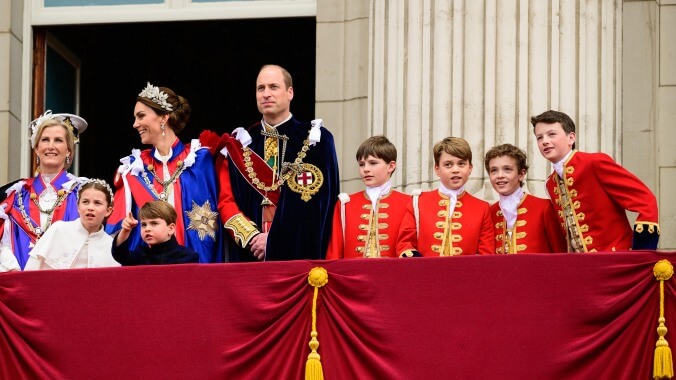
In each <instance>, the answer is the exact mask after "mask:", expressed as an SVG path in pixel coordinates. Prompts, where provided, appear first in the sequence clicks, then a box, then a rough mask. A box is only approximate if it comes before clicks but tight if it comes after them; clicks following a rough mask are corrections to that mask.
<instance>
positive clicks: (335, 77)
mask: <svg viewBox="0 0 676 380" xmlns="http://www.w3.org/2000/svg"><path fill="white" fill-rule="evenodd" d="M368 17H369V4H368V2H366V1H363V0H345V1H334V0H318V1H317V67H316V79H317V81H316V87H317V88H316V92H315V93H316V106H315V117H317V118H321V119H323V120H324V126H325V127H326V128H328V129H329V130H330V131H331V132H332V133H333V135H334V138H335V140H336V150H337V154H338V160H339V163H340V169H341V171H340V178H341V188H342V191H346V192H354V191H357V190H358V189H360V188H362V187H363V185H362V182H361V179H360V177H359V170H358V167H357V162H356V161H355V159H354V156H355V153H356V151H357V147H358V146H359V144H360V143H361V142H362V141H363V140H365V139H366V138H367V137H369V136H371V134H372V131H371V129H370V128H369V126H368V124H367V117H366V110H367V107H368V99H367V95H368V82H369V72H368V62H369V54H368V52H369V34H370V33H369V32H368V28H369V18H368Z"/></svg>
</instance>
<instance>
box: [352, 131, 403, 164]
mask: <svg viewBox="0 0 676 380" xmlns="http://www.w3.org/2000/svg"><path fill="white" fill-rule="evenodd" d="M368 156H373V157H375V158H380V159H382V160H383V161H385V162H387V163H390V162H392V161H395V162H396V161H397V147H396V146H394V144H392V143H391V142H390V140H388V139H387V137H385V136H383V135H378V136H372V137H369V138H367V139H366V140H364V142H363V143H361V145H359V148H357V154H356V158H357V161H359V160H361V159H364V158H366V157H368Z"/></svg>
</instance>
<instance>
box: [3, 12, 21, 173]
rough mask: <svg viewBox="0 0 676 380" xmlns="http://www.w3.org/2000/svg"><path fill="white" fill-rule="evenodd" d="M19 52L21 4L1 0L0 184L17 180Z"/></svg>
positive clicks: (19, 89)
mask: <svg viewBox="0 0 676 380" xmlns="http://www.w3.org/2000/svg"><path fill="white" fill-rule="evenodd" d="M22 49H23V1H22V0H11V1H10V0H0V183H6V182H8V181H9V180H13V179H16V178H18V177H19V170H20V169H19V160H17V159H16V158H17V157H20V150H19V144H18V141H19V140H18V139H20V135H21V133H20V131H21V126H20V125H21V123H20V115H21V71H22V67H23V62H22ZM10 158H11V159H10Z"/></svg>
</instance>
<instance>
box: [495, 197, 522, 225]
mask: <svg viewBox="0 0 676 380" xmlns="http://www.w3.org/2000/svg"><path fill="white" fill-rule="evenodd" d="M523 194H524V193H523V189H522V188H521V187H519V188H517V189H516V190H514V192H513V193H511V194H509V195H500V201H499V203H500V210H502V215H504V216H505V221H506V222H507V229H508V230H511V229H512V227H514V222H516V217H517V214H518V211H517V208H518V207H519V203H521V198H522V197H523Z"/></svg>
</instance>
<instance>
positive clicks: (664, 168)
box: [652, 0, 676, 250]
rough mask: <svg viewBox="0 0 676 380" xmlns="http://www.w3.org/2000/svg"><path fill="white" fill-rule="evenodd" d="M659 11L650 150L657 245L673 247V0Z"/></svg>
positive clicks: (675, 101) (675, 83) (675, 17)
mask: <svg viewBox="0 0 676 380" xmlns="http://www.w3.org/2000/svg"><path fill="white" fill-rule="evenodd" d="M659 14H660V18H659V25H660V28H659V34H658V35H659V38H658V40H659V67H660V71H659V78H660V79H659V85H658V89H657V91H658V92H657V96H658V99H659V102H658V105H657V107H658V112H657V115H658V116H657V119H658V123H657V128H658V133H657V143H656V144H655V145H654V146H653V147H657V149H652V151H657V168H658V169H657V173H656V176H655V177H656V178H657V179H656V181H655V183H656V187H657V190H658V200H659V202H660V224H661V227H662V241H661V243H660V247H661V248H664V249H671V250H676V0H661V1H660V10H659Z"/></svg>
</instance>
